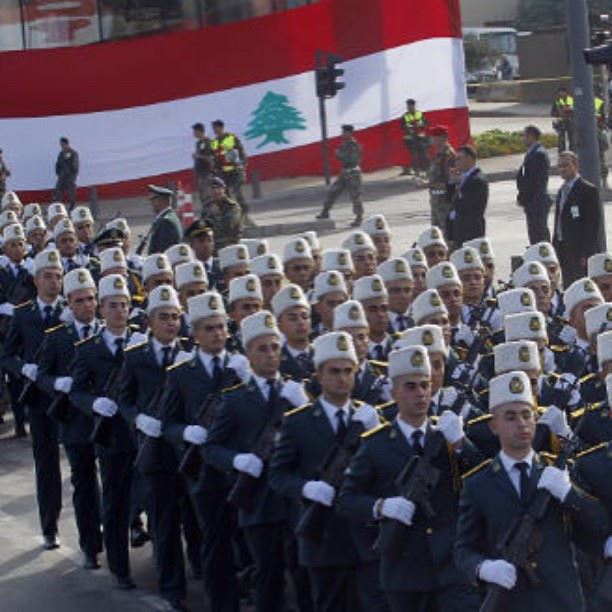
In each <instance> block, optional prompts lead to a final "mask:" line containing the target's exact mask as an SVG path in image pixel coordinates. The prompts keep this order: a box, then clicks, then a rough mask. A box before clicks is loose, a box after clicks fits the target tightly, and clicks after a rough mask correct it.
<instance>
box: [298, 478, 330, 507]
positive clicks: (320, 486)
mask: <svg viewBox="0 0 612 612" xmlns="http://www.w3.org/2000/svg"><path fill="white" fill-rule="evenodd" d="M302 495H303V496H304V497H305V498H306V499H309V500H310V501H313V502H316V503H317V504H323V505H324V506H328V507H329V506H331V505H332V504H333V503H334V497H336V490H335V489H334V487H332V486H331V485H330V484H327V483H326V482H324V481H323V480H309V481H308V482H307V483H306V484H305V485H304V486H303V487H302Z"/></svg>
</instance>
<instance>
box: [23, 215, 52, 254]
mask: <svg viewBox="0 0 612 612" xmlns="http://www.w3.org/2000/svg"><path fill="white" fill-rule="evenodd" d="M25 234H26V240H27V241H28V245H29V253H28V256H29V257H31V258H32V259H33V258H34V257H35V256H36V254H37V253H40V252H41V251H42V250H43V249H44V248H45V246H47V241H48V239H49V236H48V234H47V226H46V225H45V222H44V221H43V219H42V217H41V216H39V215H34V216H33V217H30V218H29V219H28V220H27V221H26V223H25Z"/></svg>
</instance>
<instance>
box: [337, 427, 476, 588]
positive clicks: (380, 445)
mask: <svg viewBox="0 0 612 612" xmlns="http://www.w3.org/2000/svg"><path fill="white" fill-rule="evenodd" d="M441 436H442V434H440V433H439V432H436V431H434V430H433V429H431V427H429V426H428V429H427V434H426V436H425V445H424V446H425V453H426V454H430V453H434V455H433V458H432V464H433V465H434V467H436V468H438V469H439V470H440V477H439V479H438V482H437V483H436V485H435V487H434V488H433V491H432V494H431V497H430V503H431V505H432V507H433V509H434V511H435V513H436V514H435V516H434V517H433V518H431V519H427V518H426V516H425V515H424V514H423V513H422V511H421V510H420V509H419V508H418V507H417V510H416V512H415V515H414V518H413V524H412V526H411V527H410V528H409V530H408V534H407V538H408V539H407V546H406V548H405V550H404V552H403V554H402V556H401V557H400V558H399V559H389V558H386V557H385V556H384V555H383V556H382V557H381V567H380V569H381V587H382V588H383V590H388V591H427V590H433V589H434V588H439V587H445V586H448V585H450V584H461V583H465V579H464V578H463V576H461V574H460V573H459V571H458V569H457V568H456V567H455V565H454V563H453V559H452V545H453V541H454V538H455V526H456V523H457V509H458V503H459V493H458V491H459V488H460V483H459V482H458V478H459V474H460V473H461V472H464V471H466V470H468V469H470V467H473V466H475V465H477V464H478V463H479V462H480V459H481V456H480V454H479V453H478V451H476V449H475V448H474V447H473V446H472V445H471V443H470V442H469V441H467V440H466V442H465V444H464V447H463V450H462V452H461V453H459V454H455V452H454V451H452V450H451V449H449V447H448V445H447V444H446V442H445V441H444V439H443V438H442V437H441ZM434 445H435V446H434ZM436 447H437V448H438V449H439V451H438V452H437V453H435V452H434V449H435V448H436ZM414 456H415V453H414V450H413V447H412V446H411V445H410V444H409V443H408V441H407V440H406V437H405V436H404V434H403V433H402V431H401V430H400V428H399V426H398V425H397V422H393V423H392V424H390V425H387V426H386V427H383V428H380V429H378V430H373V433H371V434H369V435H368V434H366V435H365V436H364V440H363V444H362V446H361V448H360V449H359V450H358V451H357V453H356V454H355V456H354V457H353V461H352V462H351V465H350V467H349V469H348V470H347V473H346V477H345V479H344V483H343V485H342V489H341V491H340V496H339V501H338V510H339V512H341V513H342V514H345V515H347V516H349V517H352V518H353V519H355V520H358V521H360V522H362V523H373V522H374V518H373V507H374V504H375V503H376V501H377V500H378V499H380V498H385V497H395V496H397V495H399V491H398V490H397V486H396V484H395V480H396V478H397V476H398V474H399V473H400V472H401V470H402V469H403V468H404V466H405V465H406V464H407V463H408V461H410V460H411V459H412V458H413V457H414ZM391 524H392V523H391V521H385V520H383V521H381V522H380V529H381V530H382V531H384V530H386V529H389V528H390V527H391Z"/></svg>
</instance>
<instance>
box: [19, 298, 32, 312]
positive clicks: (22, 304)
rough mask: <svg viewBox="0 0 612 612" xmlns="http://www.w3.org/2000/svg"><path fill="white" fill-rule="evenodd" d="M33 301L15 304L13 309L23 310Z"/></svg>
mask: <svg viewBox="0 0 612 612" xmlns="http://www.w3.org/2000/svg"><path fill="white" fill-rule="evenodd" d="M33 301H34V300H28V301H27V302H21V304H17V305H16V306H15V307H14V308H15V310H16V309H17V308H23V307H24V306H27V305H28V304H32V302H33Z"/></svg>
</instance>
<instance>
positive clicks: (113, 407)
mask: <svg viewBox="0 0 612 612" xmlns="http://www.w3.org/2000/svg"><path fill="white" fill-rule="evenodd" d="M92 410H93V411H94V412H95V413H97V414H99V415H100V416H103V417H112V416H115V414H117V410H119V406H117V404H115V402H113V400H112V399H109V398H108V397H97V398H96V399H95V400H94V403H93V406H92Z"/></svg>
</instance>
